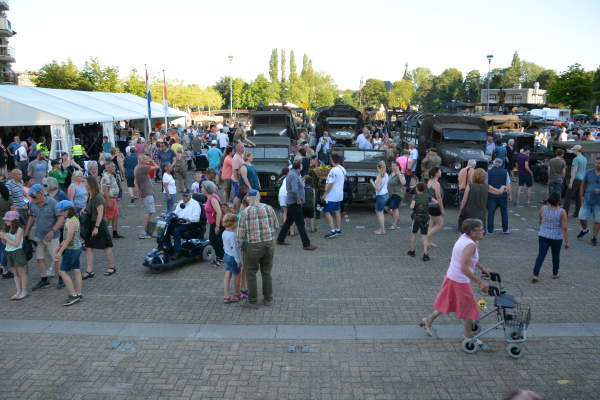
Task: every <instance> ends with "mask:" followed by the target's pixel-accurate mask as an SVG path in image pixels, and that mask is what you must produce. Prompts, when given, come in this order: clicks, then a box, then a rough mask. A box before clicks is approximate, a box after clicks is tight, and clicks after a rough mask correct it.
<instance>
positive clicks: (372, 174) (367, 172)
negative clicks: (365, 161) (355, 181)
mask: <svg viewBox="0 0 600 400" xmlns="http://www.w3.org/2000/svg"><path fill="white" fill-rule="evenodd" d="M377 175H379V172H377V171H371V170H360V169H347V170H346V176H349V177H352V178H353V177H358V176H365V177H372V178H375V177H376V176H377Z"/></svg>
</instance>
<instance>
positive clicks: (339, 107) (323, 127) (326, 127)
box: [315, 104, 365, 147]
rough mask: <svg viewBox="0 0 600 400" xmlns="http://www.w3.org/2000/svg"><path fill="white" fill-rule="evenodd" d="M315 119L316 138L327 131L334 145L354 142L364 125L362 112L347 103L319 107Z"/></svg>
mask: <svg viewBox="0 0 600 400" xmlns="http://www.w3.org/2000/svg"><path fill="white" fill-rule="evenodd" d="M315 119H316V121H317V124H316V125H317V126H316V133H317V138H321V137H322V136H323V132H325V131H327V132H328V133H329V137H330V138H331V140H332V141H333V143H334V145H335V144H338V145H342V146H346V147H351V146H353V145H354V143H356V138H357V136H358V133H359V132H360V131H361V130H362V128H363V127H364V126H365V122H364V119H363V115H362V113H361V112H360V111H358V110H357V109H356V108H354V107H352V106H349V105H347V104H336V105H333V106H329V107H326V108H322V107H320V108H318V109H317V114H316V116H315Z"/></svg>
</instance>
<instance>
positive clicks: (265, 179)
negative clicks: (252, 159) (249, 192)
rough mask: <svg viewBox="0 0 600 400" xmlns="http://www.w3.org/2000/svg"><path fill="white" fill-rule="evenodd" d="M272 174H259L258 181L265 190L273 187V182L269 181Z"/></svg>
mask: <svg viewBox="0 0 600 400" xmlns="http://www.w3.org/2000/svg"><path fill="white" fill-rule="evenodd" d="M271 175H272V174H270V173H268V172H259V173H258V181H259V182H260V187H261V188H263V189H267V188H269V187H270V185H271V181H270V180H269V176H271Z"/></svg>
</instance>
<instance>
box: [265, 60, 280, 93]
mask: <svg viewBox="0 0 600 400" xmlns="http://www.w3.org/2000/svg"><path fill="white" fill-rule="evenodd" d="M278 65H279V58H278V55H277V49H273V51H271V59H270V60H269V78H270V79H271V85H270V88H269V94H268V96H267V98H266V99H265V100H264V102H265V104H268V103H272V102H278V101H279V99H280V91H279V80H278V72H279V71H278Z"/></svg>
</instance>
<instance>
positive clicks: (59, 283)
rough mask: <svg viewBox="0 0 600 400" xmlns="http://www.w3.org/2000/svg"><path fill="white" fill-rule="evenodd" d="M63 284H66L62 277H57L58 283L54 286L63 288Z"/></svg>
mask: <svg viewBox="0 0 600 400" xmlns="http://www.w3.org/2000/svg"><path fill="white" fill-rule="evenodd" d="M65 286H66V285H65V281H63V279H62V278H58V285H56V288H57V289H62V288H64V287H65Z"/></svg>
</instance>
